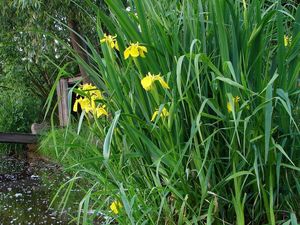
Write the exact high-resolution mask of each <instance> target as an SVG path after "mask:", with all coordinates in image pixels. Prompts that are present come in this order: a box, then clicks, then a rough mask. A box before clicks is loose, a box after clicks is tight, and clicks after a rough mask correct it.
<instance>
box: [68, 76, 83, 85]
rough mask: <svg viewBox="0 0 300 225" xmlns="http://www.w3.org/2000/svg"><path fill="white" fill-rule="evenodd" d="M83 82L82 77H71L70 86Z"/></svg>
mask: <svg viewBox="0 0 300 225" xmlns="http://www.w3.org/2000/svg"><path fill="white" fill-rule="evenodd" d="M80 80H82V77H81V76H77V77H69V78H68V84H75V83H77V82H78V81H80Z"/></svg>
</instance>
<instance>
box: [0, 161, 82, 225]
mask: <svg viewBox="0 0 300 225" xmlns="http://www.w3.org/2000/svg"><path fill="white" fill-rule="evenodd" d="M67 179H68V177H67V176H65V175H63V173H62V171H61V170H60V169H59V167H58V166H57V165H55V164H51V163H48V162H44V161H41V160H36V161H35V162H28V161H26V160H24V159H17V158H14V157H1V156H0V224H1V225H2V224H3V225H6V224H20V225H23V224H28V225H29V224H36V225H38V224H47V225H48V224H69V222H70V220H71V217H70V216H69V215H70V212H71V211H72V212H74V211H76V208H77V206H76V205H75V203H74V206H71V207H69V208H67V209H66V210H65V211H64V213H60V212H59V211H56V210H54V209H52V208H49V205H50V202H51V200H52V197H53V195H54V194H55V192H56V190H57V188H58V187H59V185H61V184H62V183H63V182H64V181H66V180H67Z"/></svg>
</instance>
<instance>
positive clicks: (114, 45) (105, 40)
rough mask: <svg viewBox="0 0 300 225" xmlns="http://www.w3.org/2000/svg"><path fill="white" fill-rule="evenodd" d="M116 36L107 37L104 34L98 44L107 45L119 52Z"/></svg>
mask: <svg viewBox="0 0 300 225" xmlns="http://www.w3.org/2000/svg"><path fill="white" fill-rule="evenodd" d="M116 37H117V35H115V36H111V35H107V34H104V37H103V38H102V39H101V40H100V43H101V44H102V43H107V44H108V45H109V46H110V47H111V48H115V49H117V50H119V45H118V42H117V40H116Z"/></svg>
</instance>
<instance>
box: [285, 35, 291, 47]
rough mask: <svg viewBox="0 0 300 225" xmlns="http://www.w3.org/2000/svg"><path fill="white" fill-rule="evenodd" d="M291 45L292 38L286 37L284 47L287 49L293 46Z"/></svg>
mask: <svg viewBox="0 0 300 225" xmlns="http://www.w3.org/2000/svg"><path fill="white" fill-rule="evenodd" d="M291 43H292V37H289V36H287V35H284V46H285V47H287V46H289V45H291Z"/></svg>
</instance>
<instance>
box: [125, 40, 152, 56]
mask: <svg viewBox="0 0 300 225" xmlns="http://www.w3.org/2000/svg"><path fill="white" fill-rule="evenodd" d="M145 53H147V48H146V47H145V46H142V45H140V44H139V43H138V42H137V43H134V44H130V46H129V47H128V48H126V49H125V51H124V58H125V59H127V58H128V57H129V56H131V57H133V58H136V57H139V56H141V57H143V58H144V57H145Z"/></svg>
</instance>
